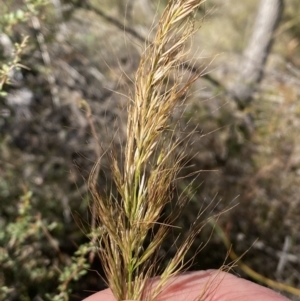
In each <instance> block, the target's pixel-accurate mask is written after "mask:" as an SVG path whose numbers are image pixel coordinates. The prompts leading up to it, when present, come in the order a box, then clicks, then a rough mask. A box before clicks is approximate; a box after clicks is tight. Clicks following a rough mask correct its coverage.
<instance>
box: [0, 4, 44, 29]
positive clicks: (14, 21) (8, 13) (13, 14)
mask: <svg viewBox="0 0 300 301" xmlns="http://www.w3.org/2000/svg"><path fill="white" fill-rule="evenodd" d="M48 3H49V1H48V0H24V1H23V5H22V6H21V7H20V8H17V9H16V10H11V7H12V3H10V5H8V4H2V6H3V7H2V9H3V12H2V14H1V16H0V31H2V32H5V33H8V34H9V33H11V31H12V28H13V27H14V26H15V25H19V24H21V23H23V22H27V21H28V20H29V19H30V18H31V17H32V16H33V15H38V14H39V13H40V10H41V8H42V7H44V6H45V5H47V4H48Z"/></svg>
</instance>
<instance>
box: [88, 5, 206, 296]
mask: <svg viewBox="0 0 300 301" xmlns="http://www.w3.org/2000/svg"><path fill="white" fill-rule="evenodd" d="M201 3H203V1H202V0H175V1H169V3H168V5H167V7H166V9H165V10H164V12H163V14H162V16H161V19H160V22H159V24H158V27H157V33H156V36H155V39H154V42H153V43H152V44H151V45H149V46H148V47H147V48H146V50H145V51H144V53H143V55H142V58H141V61H140V64H139V68H138V70H137V73H136V78H135V95H134V97H133V98H132V99H130V102H129V106H128V111H129V112H128V113H129V114H128V115H129V117H128V123H127V144H126V147H125V151H124V158H123V162H124V164H123V166H121V167H120V166H119V163H118V162H117V159H116V156H115V155H114V153H113V152H111V154H110V162H111V170H112V175H113V179H114V183H115V185H116V187H117V191H118V195H113V194H112V193H110V195H109V196H108V197H103V196H102V195H100V194H99V193H98V190H97V188H96V185H95V183H94V181H93V180H92V179H93V178H94V173H95V171H96V170H97V166H98V165H96V166H95V169H94V171H93V172H92V173H91V181H90V187H91V191H92V195H93V198H94V202H95V204H96V207H97V215H98V217H99V225H100V230H101V231H102V238H101V241H100V242H99V253H100V257H101V259H102V263H103V265H104V269H105V273H106V277H107V282H108V285H109V287H110V289H111V290H112V291H113V293H114V295H115V297H116V299H117V300H125V299H133V300H149V301H150V300H154V299H155V298H156V297H157V296H158V295H159V294H160V292H161V291H162V288H163V287H164V285H165V284H166V283H167V282H168V280H169V279H170V278H171V277H173V276H174V275H176V274H177V273H178V272H179V271H180V270H181V269H182V268H183V267H184V264H183V262H184V257H185V255H186V253H187V251H188V250H189V248H190V246H191V244H192V242H193V240H194V238H195V236H196V235H197V234H198V233H199V232H200V231H201V229H202V227H203V226H204V224H203V223H201V222H199V218H198V219H197V220H196V221H195V223H194V224H193V225H192V226H191V230H190V233H189V235H188V237H187V239H186V241H185V242H184V243H183V244H182V245H181V246H180V247H179V248H178V250H177V253H176V255H175V256H174V257H173V259H171V260H170V261H169V263H168V264H167V266H166V267H165V269H163V270H161V269H160V268H159V265H160V263H161V258H160V257H159V249H160V246H161V244H162V242H163V240H164V239H165V237H166V235H167V234H168V230H169V229H170V227H171V226H172V224H173V222H174V220H176V218H177V217H178V215H179V213H180V211H181V209H182V208H183V207H184V206H185V204H186V202H187V200H188V199H187V198H181V199H180V200H179V201H178V203H177V207H176V208H175V209H173V210H172V212H171V214H170V215H169V216H167V217H164V218H163V220H161V219H162V213H163V209H164V208H165V206H166V204H168V203H169V202H170V201H171V200H172V194H173V192H174V189H175V181H176V178H177V175H178V172H179V171H180V169H181V166H182V163H183V161H184V153H181V154H180V155H178V153H177V154H175V149H176V147H177V145H178V144H179V143H180V141H179V139H176V138H175V135H173V134H174V131H175V129H173V132H172V130H170V129H169V125H170V116H171V114H172V113H173V110H174V108H175V107H176V106H178V105H180V104H182V103H183V101H184V99H185V98H186V93H187V90H188V88H189V87H190V86H191V85H192V83H193V82H194V81H195V80H196V79H197V78H198V77H199V76H200V75H199V74H197V75H194V74H193V75H192V76H190V77H188V79H187V80H184V78H186V75H185V76H183V75H182V70H181V67H180V65H181V62H182V61H183V60H184V58H185V56H186V54H187V53H188V50H187V49H186V47H185V44H186V42H187V40H188V39H189V38H190V37H191V36H192V34H193V33H194V31H195V26H194V24H195V23H194V21H195V15H196V10H197V8H198V7H199V6H200V5H201ZM171 81H172V84H171ZM170 133H171V134H170ZM172 133H173V134H172ZM98 164H99V163H98ZM202 213H203V211H202V212H200V213H199V217H200V216H201V214H202ZM149 236H150V242H148V241H149V240H148V239H149ZM147 242H148V243H147ZM158 272H161V276H160V278H159V280H158V282H157V285H156V286H155V287H154V288H152V289H149V288H148V290H147V293H146V292H145V287H146V283H147V280H148V279H149V278H150V277H153V276H154V275H156V274H157V273H158ZM149 290H150V291H149Z"/></svg>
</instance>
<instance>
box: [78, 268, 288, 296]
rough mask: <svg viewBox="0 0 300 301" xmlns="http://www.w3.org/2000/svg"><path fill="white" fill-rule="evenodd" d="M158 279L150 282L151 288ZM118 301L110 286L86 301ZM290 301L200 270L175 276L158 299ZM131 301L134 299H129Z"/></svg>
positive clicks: (227, 275) (237, 281)
mask: <svg viewBox="0 0 300 301" xmlns="http://www.w3.org/2000/svg"><path fill="white" fill-rule="evenodd" d="M155 282H156V281H153V282H152V284H151V283H150V284H149V286H150V287H149V289H150V290H151V287H152V286H153V285H155ZM99 300H101V301H116V299H115V298H114V296H113V294H112V292H111V291H110V290H109V289H107V290H104V291H101V292H99V293H96V294H94V295H92V296H90V297H88V298H87V299H84V301H99ZM198 300H199V301H200V300H201V301H253V300H255V301H287V300H288V299H287V298H285V297H283V296H281V295H279V294H277V293H275V292H274V291H272V290H270V289H268V288H265V287H262V286H260V285H257V284H255V283H252V282H250V281H247V280H244V279H241V278H238V277H235V276H233V275H231V274H228V273H225V272H220V271H215V270H213V271H200V272H191V273H186V274H182V275H180V276H178V277H174V278H173V279H172V280H171V281H169V283H168V284H167V285H166V287H165V288H164V290H163V292H162V293H161V294H160V295H159V296H158V297H157V298H156V299H155V301H198ZM128 301H131V300H128Z"/></svg>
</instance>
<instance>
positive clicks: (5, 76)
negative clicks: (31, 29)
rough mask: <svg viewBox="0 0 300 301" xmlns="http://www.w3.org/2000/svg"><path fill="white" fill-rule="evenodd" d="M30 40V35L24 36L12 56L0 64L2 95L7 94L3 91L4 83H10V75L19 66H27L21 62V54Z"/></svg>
mask: <svg viewBox="0 0 300 301" xmlns="http://www.w3.org/2000/svg"><path fill="white" fill-rule="evenodd" d="M27 41H28V37H27V36H26V37H24V38H23V41H22V43H21V44H18V43H16V44H15V52H14V53H12V58H11V59H10V60H8V61H7V62H6V63H4V62H3V63H2V64H1V66H0V96H6V92H5V91H3V85H4V84H9V83H10V79H9V76H10V74H11V72H13V70H14V69H18V68H21V67H23V68H26V67H25V66H23V65H22V64H20V60H21V54H22V52H23V50H24V48H25V47H26V44H27Z"/></svg>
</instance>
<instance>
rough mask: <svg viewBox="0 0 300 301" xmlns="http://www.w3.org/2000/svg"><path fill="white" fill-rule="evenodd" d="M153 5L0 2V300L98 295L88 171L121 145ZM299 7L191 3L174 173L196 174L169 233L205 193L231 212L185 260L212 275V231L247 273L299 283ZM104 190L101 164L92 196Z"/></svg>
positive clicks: (267, 1)
mask: <svg viewBox="0 0 300 301" xmlns="http://www.w3.org/2000/svg"><path fill="white" fill-rule="evenodd" d="M166 2H167V1H164V0H161V1H157V0H100V1H99V0H82V1H81V0H73V1H71V0H0V63H1V64H0V66H1V70H0V83H1V86H0V88H1V89H0V90H1V96H0V129H1V130H0V300H12V301H14V300H22V301H23V300H37V301H38V300H57V301H58V300H81V299H82V298H83V297H85V296H88V295H89V294H91V292H92V291H97V290H99V289H102V288H104V282H103V281H102V280H101V277H100V276H103V275H102V269H101V264H100V262H99V260H98V258H97V256H93V254H94V252H95V246H94V245H95V244H94V243H93V242H95V240H96V236H97V234H95V233H93V231H92V232H91V224H92V223H93V222H92V220H93V216H92V214H90V211H91V210H90V204H89V200H90V198H89V191H88V186H87V179H88V175H89V173H90V171H91V168H92V166H93V164H94V163H95V162H96V160H97V158H98V156H99V153H101V152H102V151H103V150H106V149H108V148H109V147H110V145H111V142H112V140H114V145H115V146H114V147H115V149H116V151H118V152H121V150H122V146H124V143H125V138H126V137H125V134H126V113H127V112H126V103H127V97H126V96H125V95H130V93H131V94H132V93H133V83H132V81H133V80H134V74H135V71H136V69H137V66H138V63H139V58H140V55H141V52H142V50H143V46H144V44H145V42H144V41H145V40H151V38H152V37H153V32H154V31H155V22H157V19H158V15H159V13H160V12H161V11H162V9H163V7H164V6H165V5H166ZM264 5H266V6H265V7H264ZM267 5H273V7H275V6H276V7H278V9H277V10H274V11H273V10H270V9H267V10H266V11H267V12H268V13H267V14H265V13H264V9H265V8H266V7H267ZM299 12H300V2H299V1H298V0H284V1H277V0H261V1H257V0H255V1H254V0H251V1H250V0H247V1H239V0H228V1H221V0H208V1H207V2H206V3H205V5H204V6H202V9H200V10H199V12H198V14H199V20H201V21H200V23H199V25H201V28H200V30H199V32H197V34H196V36H195V38H194V40H193V41H192V44H191V54H190V57H191V59H193V62H195V66H196V67H197V68H198V69H197V70H198V71H199V70H201V71H202V72H203V76H202V77H201V78H200V79H199V80H198V81H197V82H196V83H195V85H194V87H193V91H192V93H191V95H190V96H189V97H188V102H187V108H186V109H185V112H184V115H183V117H184V118H183V120H182V121H181V122H182V124H183V126H182V128H186V130H187V131H191V130H192V129H195V128H196V129H197V131H196V133H195V134H194V135H193V137H192V139H193V150H191V151H190V152H189V153H188V154H187V155H188V156H189V159H190V161H189V164H188V166H186V168H185V169H184V170H183V172H182V173H183V176H185V175H188V174H191V173H193V172H195V171H199V170H203V172H201V173H200V174H199V175H198V177H197V179H196V180H195V182H194V185H195V192H194V195H193V197H192V199H191V204H190V206H189V207H188V208H186V209H185V211H184V214H183V216H182V217H181V219H180V220H179V225H180V226H181V227H182V229H183V230H181V232H182V233H184V232H185V231H184V229H188V228H189V225H190V223H191V222H192V221H193V219H194V218H195V217H196V215H197V212H198V210H199V209H200V208H201V207H203V206H206V205H208V204H209V203H210V202H211V201H212V200H215V201H216V204H217V205H216V206H215V207H214V209H213V210H214V211H215V212H218V211H221V210H223V209H224V208H228V207H230V206H232V205H236V204H237V203H238V205H237V206H235V207H234V208H233V209H231V210H230V211H229V212H227V213H226V214H224V215H223V216H222V217H221V219H220V220H219V221H218V225H219V227H220V229H221V232H220V231H216V232H215V233H214V234H213V236H212V237H211V239H210V242H209V243H208V245H207V247H206V248H205V249H204V250H203V251H202V252H201V253H200V254H199V255H197V257H196V259H195V260H194V266H193V269H206V268H219V267H220V266H221V265H222V263H223V261H224V259H225V257H226V254H227V250H226V246H225V245H224V243H223V240H222V238H224V237H225V236H226V237H227V238H228V239H229V240H230V242H231V243H232V246H233V249H234V250H235V252H236V253H237V254H239V255H241V254H243V253H244V252H245V251H247V250H248V252H247V253H246V254H245V255H244V257H243V258H242V261H243V262H244V263H245V264H246V265H247V266H248V267H250V268H252V269H253V270H254V271H256V272H257V273H258V274H259V275H261V276H264V277H267V278H270V279H272V280H274V281H277V282H280V283H284V284H285V285H286V286H289V287H294V288H297V287H299V286H300V255H299V254H300V222H299V220H300V198H299V196H300V140H299V128H300V102H299V96H300V22H299ZM261 17H262V19H260V18H261ZM203 18H204V19H203ZM261 20H264V21H265V23H268V22H269V23H268V24H269V27H267V25H268V24H265V23H264V22H261ZM272 22H273V23H272ZM270 24H271V25H270ZM272 24H273V25H272ZM265 25H266V27H264V26H265ZM151 28H152V29H153V28H154V29H153V30H152V31H151ZM264 28H266V30H265V31H264ZM259 30H260V32H261V34H259ZM268 34H269V37H268ZM25 37H28V38H25ZM16 43H17V44H16ZM255 46H256V47H255ZM257 46H258V47H257ZM253 55H254V57H253ZM186 67H187V66H184V68H186ZM194 69H195V68H194ZM187 72H195V70H190V71H187ZM82 100H85V101H86V103H85V102H82ZM80 104H81V105H80ZM82 104H84V105H83V106H82ZM89 110H91V113H92V115H90V114H89ZM176 118H178V116H176V114H175V116H174V119H176ZM91 125H94V126H95V130H96V132H97V139H95V137H94V135H93V129H92V128H91ZM99 146H101V148H100V147H99ZM183 147H184V146H183ZM188 181H191V178H189V177H188V178H185V179H183V180H181V181H180V182H179V183H178V194H180V192H181V191H182V190H183V189H184V188H185V187H186V186H187V183H188ZM110 186H111V183H110V174H109V170H108V168H107V166H106V164H105V161H104V163H103V169H102V170H101V171H100V172H99V189H101V190H102V191H104V192H106V191H108V189H109V188H110ZM208 235H209V230H208V231H203V234H202V236H201V237H199V239H198V240H197V244H198V245H196V246H194V247H193V248H192V249H191V252H190V255H189V256H193V253H194V252H195V250H196V249H197V247H198V246H199V244H200V243H202V242H205V241H206V240H207V238H208ZM183 236H184V235H183ZM257 239H258V240H257ZM256 240H257V241H256ZM255 241H256V242H255ZM254 242H255V243H254ZM167 243H168V244H172V243H173V241H171V239H170V241H168V242H167ZM253 243H254V244H253ZM168 250H169V248H168V246H167V245H166V246H165V248H163V249H162V252H169V254H170V256H171V255H172V249H171V250H169V251H168ZM235 272H236V273H238V274H240V275H242V276H243V277H246V278H249V279H252V280H254V281H259V279H258V277H255V276H254V277H253V275H251V274H249V273H248V272H247V270H245V269H243V268H238V267H237V268H236V269H235ZM251 276H252V278H251ZM275 288H276V285H275ZM278 288H279V286H278ZM282 293H283V294H285V295H287V296H288V297H289V298H291V299H292V300H296V299H297V297H296V296H295V295H293V294H290V293H288V292H285V291H283V292H282Z"/></svg>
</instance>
